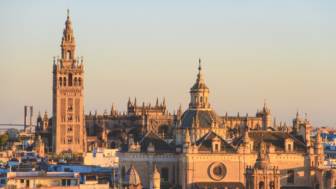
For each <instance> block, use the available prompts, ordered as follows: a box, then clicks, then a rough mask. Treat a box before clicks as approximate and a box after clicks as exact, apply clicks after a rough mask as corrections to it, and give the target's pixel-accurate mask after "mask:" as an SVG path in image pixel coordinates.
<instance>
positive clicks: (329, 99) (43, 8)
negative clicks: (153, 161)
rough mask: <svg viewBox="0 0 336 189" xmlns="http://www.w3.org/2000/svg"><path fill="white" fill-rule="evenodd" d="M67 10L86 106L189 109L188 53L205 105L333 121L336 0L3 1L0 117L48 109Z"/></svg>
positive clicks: (19, 117) (13, 119)
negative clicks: (158, 104) (163, 104)
mask: <svg viewBox="0 0 336 189" xmlns="http://www.w3.org/2000/svg"><path fill="white" fill-rule="evenodd" d="M67 8H69V9H70V15H71V18H72V21H73V27H74V31H75V37H76V41H77V46H78V48H77V55H79V56H83V57H84V64H85V111H86V113H88V112H89V111H90V110H92V111H94V110H98V113H102V112H103V111H104V110H105V109H107V110H108V111H109V110H110V107H111V104H112V103H114V104H115V105H116V107H117V108H118V109H119V110H120V111H125V109H126V102H127V100H128V97H129V96H131V97H132V98H134V97H137V100H138V102H142V101H146V102H152V103H154V102H155V99H156V97H157V96H158V97H160V98H162V97H166V101H167V104H168V108H169V110H171V111H173V110H174V109H176V108H177V107H178V106H179V105H180V104H182V107H183V108H187V104H188V102H189V89H190V87H191V86H192V84H193V83H194V81H195V79H196V73H197V60H198V58H199V57H200V58H202V62H203V68H204V75H205V80H206V82H207V85H208V86H209V88H210V93H211V94H210V101H211V104H212V106H213V107H214V109H215V111H216V112H217V113H218V114H220V115H224V114H225V112H228V114H229V115H236V114H237V112H240V114H241V115H245V114H246V113H249V115H252V114H253V115H254V114H255V112H256V110H257V109H258V108H261V106H262V104H263V101H264V99H267V102H268V104H269V106H270V107H271V109H272V113H273V116H274V117H276V119H277V120H278V121H287V124H289V122H290V121H291V119H292V118H293V117H294V115H295V113H296V111H297V110H299V111H300V112H301V113H302V115H303V114H304V113H307V114H308V117H309V119H310V120H311V121H312V123H313V124H314V125H315V126H336V116H335V115H336V74H335V71H336V53H335V52H336V23H335V20H336V1H332V0H330V1H323V0H321V1H316V0H311V1H309V0H302V1H300V0H297V1H293V0H281V1H271V0H267V1H266V0H264V1H249V0H231V1H197V0H190V1H173V0H172V1H69V0H64V1H45V0H41V1H15V0H10V1H1V2H0V83H1V89H0V123H22V122H23V106H24V105H25V104H27V105H33V106H34V110H35V115H36V113H37V112H38V111H41V112H44V111H45V110H46V111H48V112H49V115H50V114H51V104H52V101H51V100H52V96H51V89H52V80H51V78H52V59H53V56H58V55H60V47H59V45H60V42H61V36H62V31H63V28H64V22H65V19H66V10H67Z"/></svg>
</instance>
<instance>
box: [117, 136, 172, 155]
mask: <svg viewBox="0 0 336 189" xmlns="http://www.w3.org/2000/svg"><path fill="white" fill-rule="evenodd" d="M139 145H140V151H141V152H144V153H146V152H150V151H148V147H150V148H154V151H153V152H154V153H174V152H175V146H174V145H173V144H170V143H168V142H166V141H165V140H163V139H162V138H161V137H159V136H158V135H157V134H155V133H153V132H148V133H147V134H146V135H145V136H143V137H142V138H141V140H140V141H139ZM121 151H122V152H128V145H126V144H124V145H123V146H122V148H121Z"/></svg>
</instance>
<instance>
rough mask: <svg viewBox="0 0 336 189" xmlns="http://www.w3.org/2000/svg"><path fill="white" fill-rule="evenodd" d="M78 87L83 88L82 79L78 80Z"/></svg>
mask: <svg viewBox="0 0 336 189" xmlns="http://www.w3.org/2000/svg"><path fill="white" fill-rule="evenodd" d="M78 86H82V78H78Z"/></svg>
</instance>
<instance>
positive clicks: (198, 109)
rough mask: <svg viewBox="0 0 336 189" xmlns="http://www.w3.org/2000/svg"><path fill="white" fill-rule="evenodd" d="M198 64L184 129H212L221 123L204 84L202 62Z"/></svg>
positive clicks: (182, 122) (183, 121)
mask: <svg viewBox="0 0 336 189" xmlns="http://www.w3.org/2000/svg"><path fill="white" fill-rule="evenodd" d="M198 63H199V66H198V74H197V79H196V83H195V84H194V85H193V86H192V87H191V89H190V103H189V108H188V109H187V110H186V111H185V112H184V113H183V115H182V120H181V124H182V128H194V127H195V128H196V127H197V128H211V127H217V126H218V124H220V122H221V121H220V118H219V117H218V116H217V114H216V113H215V112H214V111H213V110H212V108H211V106H210V103H209V101H208V97H209V88H208V87H207V86H206V84H205V82H204V78H203V73H202V66H201V60H199V62H198ZM195 123H197V124H195Z"/></svg>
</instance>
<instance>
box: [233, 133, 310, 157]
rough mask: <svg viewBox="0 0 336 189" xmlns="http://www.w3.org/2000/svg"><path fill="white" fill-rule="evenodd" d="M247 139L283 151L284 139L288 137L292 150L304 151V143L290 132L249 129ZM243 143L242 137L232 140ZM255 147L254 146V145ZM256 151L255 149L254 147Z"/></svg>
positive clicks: (237, 143)
mask: <svg viewBox="0 0 336 189" xmlns="http://www.w3.org/2000/svg"><path fill="white" fill-rule="evenodd" d="M248 136H249V139H250V140H252V141H255V142H265V143H267V144H271V145H272V146H274V147H275V151H283V150H284V149H285V140H286V139H288V138H290V139H292V140H293V142H294V150H295V151H300V152H304V151H305V150H306V145H305V144H304V143H303V142H302V141H301V140H300V139H298V138H296V137H294V136H293V135H291V134H290V133H287V132H282V131H265V130H256V131H254V130H251V131H249V132H248ZM242 143H243V137H241V138H239V139H237V140H236V141H234V144H235V145H238V146H239V145H240V144H242ZM255 147H256V146H255ZM254 150H255V151H257V149H254Z"/></svg>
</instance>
